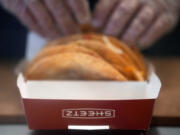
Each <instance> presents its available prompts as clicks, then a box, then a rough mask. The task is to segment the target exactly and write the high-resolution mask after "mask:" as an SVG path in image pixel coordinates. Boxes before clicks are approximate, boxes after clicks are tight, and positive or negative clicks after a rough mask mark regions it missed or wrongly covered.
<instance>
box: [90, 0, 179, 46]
mask: <svg viewBox="0 0 180 135" xmlns="http://www.w3.org/2000/svg"><path fill="white" fill-rule="evenodd" d="M179 7H180V0H99V2H98V3H97V5H96V8H95V10H94V18H93V21H92V23H93V26H94V27H96V28H98V29H100V30H102V31H103V32H104V33H105V34H108V35H113V36H117V37H120V38H121V39H122V40H123V41H124V42H126V43H127V44H129V45H135V44H137V45H140V46H141V47H143V48H146V47H148V46H149V45H151V44H152V43H154V42H155V41H156V40H158V39H159V38H160V37H161V36H163V35H164V34H166V33H167V32H169V31H170V30H171V29H172V28H173V27H174V26H175V25H176V23H177V21H178V17H179V13H180V10H179Z"/></svg>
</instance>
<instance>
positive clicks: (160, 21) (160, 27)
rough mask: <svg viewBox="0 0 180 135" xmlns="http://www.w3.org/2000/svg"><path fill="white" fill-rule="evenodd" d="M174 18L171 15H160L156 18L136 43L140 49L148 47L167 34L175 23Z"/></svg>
mask: <svg viewBox="0 0 180 135" xmlns="http://www.w3.org/2000/svg"><path fill="white" fill-rule="evenodd" d="M176 18H177V17H174V16H173V15H172V14H162V15H161V16H160V17H158V18H157V20H156V21H155V22H154V24H153V25H152V26H151V27H150V28H149V30H148V31H147V32H146V33H145V34H144V35H143V36H142V37H141V39H140V41H139V43H138V44H139V45H140V47H142V48H146V47H148V46H149V45H151V44H153V43H154V42H155V41H156V40H158V39H159V38H160V37H161V36H163V35H164V34H166V33H167V32H169V31H170V30H171V29H172V28H173V27H174V26H175V24H176V23H177V19H176Z"/></svg>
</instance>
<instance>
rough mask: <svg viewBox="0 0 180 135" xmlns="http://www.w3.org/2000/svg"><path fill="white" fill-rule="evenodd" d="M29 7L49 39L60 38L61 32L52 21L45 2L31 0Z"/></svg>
mask: <svg viewBox="0 0 180 135" xmlns="http://www.w3.org/2000/svg"><path fill="white" fill-rule="evenodd" d="M28 7H29V9H30V11H31V12H32V13H33V15H34V17H35V18H36V20H38V22H39V25H40V26H41V27H42V29H43V30H44V31H45V32H46V33H47V35H48V37H49V38H56V37H58V36H60V31H59V30H58V28H57V27H56V23H55V22H54V20H53V19H52V17H51V15H50V13H49V12H48V9H47V8H46V6H45V4H44V3H43V1H40V0H31V1H29V2H28Z"/></svg>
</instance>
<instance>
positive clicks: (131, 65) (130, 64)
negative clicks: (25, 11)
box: [29, 33, 147, 81]
mask: <svg viewBox="0 0 180 135" xmlns="http://www.w3.org/2000/svg"><path fill="white" fill-rule="evenodd" d="M71 53H72V54H73V55H75V54H79V55H82V54H83V56H84V55H87V56H89V57H91V58H90V59H92V57H93V59H101V60H99V61H103V62H105V63H106V64H109V65H111V67H113V68H114V70H116V71H117V72H118V73H119V75H120V76H121V79H120V80H127V79H128V80H138V81H143V80H145V79H146V77H147V69H146V64H145V62H144V59H143V57H142V55H141V54H140V53H139V52H138V50H137V49H136V48H134V47H128V46H127V45H125V44H124V43H122V42H120V41H119V40H117V39H116V38H113V37H110V36H103V35H100V34H95V33H88V34H82V35H81V34H79V35H73V36H69V37H65V38H62V39H58V40H55V41H53V42H50V43H48V44H47V47H45V48H44V49H42V51H41V52H40V53H39V54H38V55H37V56H36V57H35V58H34V60H33V61H32V62H31V64H30V65H29V69H31V68H32V67H34V65H37V63H39V62H40V61H42V60H45V59H49V58H50V57H52V58H54V57H53V56H59V57H58V58H61V57H62V56H61V57H60V54H71ZM77 57H78V56H77ZM64 59H65V58H64ZM70 60H72V59H70ZM52 61H53V60H52ZM83 61H84V62H83ZM61 62H62V61H61ZM79 63H81V64H82V63H84V64H85V63H86V61H85V59H83V58H80V57H79ZM90 63H91V64H92V65H91V64H90ZM90 63H88V64H89V65H88V64H87V63H86V64H87V65H88V66H89V68H91V66H93V68H94V67H95V65H98V64H99V63H93V62H90ZM61 64H62V63H61ZM69 64H70V63H69ZM76 64H77V63H76ZM39 66H40V65H39ZM35 67H36V66H35ZM51 68H52V67H51ZM84 68H85V69H86V71H88V72H90V70H87V68H88V67H86V66H85V65H84ZM96 68H97V67H96ZM96 68H95V69H96ZM97 69H98V68H97ZM47 70H48V69H47ZM78 70H82V69H81V68H79V69H78ZM78 70H76V72H77V73H81V71H78ZM64 72H65V73H64V74H67V71H64ZM101 72H104V70H103V69H102V71H101ZM32 73H33V72H32ZM107 73H108V72H107ZM61 74H62V72H61ZM87 74H88V73H87ZM101 74H102V73H101ZM37 77H38V76H37ZM86 77H87V78H84V79H85V80H89V78H88V76H86ZM94 78H96V77H94ZM110 78H111V79H112V77H110ZM110 78H109V79H107V78H106V79H107V80H111V79H110ZM34 79H36V78H34ZM77 79H78V78H77ZM81 79H82V78H81ZM91 79H92V77H90V80H91ZM106 79H102V80H106ZM92 80H93V79H92ZM112 80H116V79H112Z"/></svg>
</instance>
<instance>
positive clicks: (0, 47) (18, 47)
mask: <svg viewBox="0 0 180 135" xmlns="http://www.w3.org/2000/svg"><path fill="white" fill-rule="evenodd" d="M91 7H93V4H92V3H91ZM27 32H28V30H27V29H26V28H25V27H24V26H23V25H21V24H20V22H19V21H18V20H17V19H16V18H15V17H14V16H12V15H11V14H9V13H8V12H6V11H5V10H4V9H3V8H1V7H0V59H20V58H22V57H23V56H24V52H25V44H26V36H27ZM143 53H144V54H146V55H151V56H152V55H153V56H154V55H156V56H167V55H171V56H172V55H173V56H178V55H180V25H178V26H177V27H176V28H175V29H174V31H172V32H171V33H169V34H168V35H166V36H165V37H164V38H162V39H161V40H160V41H158V42H157V43H155V44H154V45H153V46H152V47H151V48H149V49H146V50H144V51H143Z"/></svg>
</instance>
